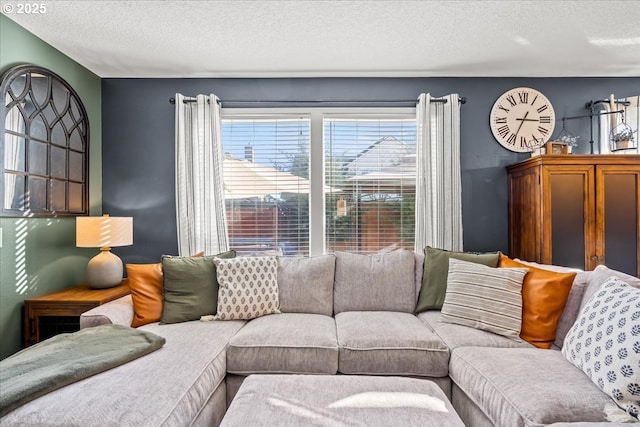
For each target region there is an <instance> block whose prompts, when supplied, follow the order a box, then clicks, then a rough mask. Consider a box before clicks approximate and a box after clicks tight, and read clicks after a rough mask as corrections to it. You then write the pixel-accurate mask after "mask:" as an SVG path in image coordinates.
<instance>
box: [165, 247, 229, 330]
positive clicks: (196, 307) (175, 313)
mask: <svg viewBox="0 0 640 427" xmlns="http://www.w3.org/2000/svg"><path fill="white" fill-rule="evenodd" d="M235 256H236V252H235V251H229V252H223V253H221V254H218V255H215V257H218V258H234V257H235ZM213 258H214V256H205V257H172V256H164V257H162V273H163V277H164V279H163V290H164V304H163V306H162V317H161V318H160V323H178V322H186V321H188V320H198V319H200V316H204V315H207V314H215V313H216V309H217V307H218V279H217V278H216V265H215V264H214V262H213Z"/></svg>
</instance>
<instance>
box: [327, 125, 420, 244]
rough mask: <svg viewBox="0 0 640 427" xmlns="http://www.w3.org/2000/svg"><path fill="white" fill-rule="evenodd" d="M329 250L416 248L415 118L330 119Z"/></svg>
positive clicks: (328, 179) (328, 174) (328, 170)
mask: <svg viewBox="0 0 640 427" xmlns="http://www.w3.org/2000/svg"><path fill="white" fill-rule="evenodd" d="M323 126H324V150H325V171H324V174H325V185H326V187H327V189H326V190H325V193H326V194H325V239H326V250H327V251H328V252H330V251H334V250H341V251H350V252H359V253H372V252H377V251H381V250H394V249H398V248H407V249H413V243H414V229H415V223H414V221H415V216H414V212H415V187H416V174H415V172H416V121H415V118H414V117H411V116H403V117H389V118H372V117H366V116H359V117H357V118H350V117H329V116H327V117H325V119H324V121H323Z"/></svg>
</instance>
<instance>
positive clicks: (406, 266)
mask: <svg viewBox="0 0 640 427" xmlns="http://www.w3.org/2000/svg"><path fill="white" fill-rule="evenodd" d="M335 256H336V274H335V281H334V288H333V311H334V313H335V314H338V313H341V312H343V311H400V312H404V313H413V309H414V306H415V298H416V291H415V257H414V254H413V252H412V251H407V250H399V251H393V252H386V253H378V254H373V255H361V254H352V253H348V252H335Z"/></svg>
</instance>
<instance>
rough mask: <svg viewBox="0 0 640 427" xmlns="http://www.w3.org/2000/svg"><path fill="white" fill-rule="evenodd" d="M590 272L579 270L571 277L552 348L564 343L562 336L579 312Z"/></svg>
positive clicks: (558, 347) (559, 347)
mask: <svg viewBox="0 0 640 427" xmlns="http://www.w3.org/2000/svg"><path fill="white" fill-rule="evenodd" d="M590 274H591V272H589V271H580V272H578V274H576V277H575V279H573V285H571V290H570V291H569V297H568V298H567V303H566V304H565V306H564V311H563V312H562V315H561V316H560V319H558V327H557V328H556V339H555V341H554V342H553V346H552V348H554V349H561V348H562V344H564V337H565V336H566V335H567V332H569V329H571V327H572V326H573V324H574V323H575V321H576V319H577V318H578V314H579V313H580V304H581V303H582V298H583V296H584V291H585V289H586V288H587V279H588V277H589V275H590Z"/></svg>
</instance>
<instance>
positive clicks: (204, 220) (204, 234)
mask: <svg viewBox="0 0 640 427" xmlns="http://www.w3.org/2000/svg"><path fill="white" fill-rule="evenodd" d="M184 100H185V97H184V96H183V95H181V94H179V93H177V94H176V216H177V222H178V253H179V254H180V255H181V256H188V255H193V254H195V253H197V252H201V251H204V253H205V254H207V255H213V254H217V253H219V252H223V251H226V250H228V247H229V242H228V236H227V224H226V217H225V206H224V186H223V174H222V171H223V170H222V161H223V153H222V133H221V130H220V105H219V103H218V98H217V97H216V96H215V95H208V96H207V95H198V96H197V97H196V100H195V102H184Z"/></svg>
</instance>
